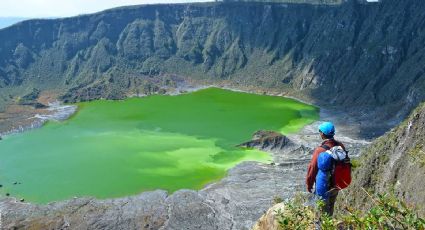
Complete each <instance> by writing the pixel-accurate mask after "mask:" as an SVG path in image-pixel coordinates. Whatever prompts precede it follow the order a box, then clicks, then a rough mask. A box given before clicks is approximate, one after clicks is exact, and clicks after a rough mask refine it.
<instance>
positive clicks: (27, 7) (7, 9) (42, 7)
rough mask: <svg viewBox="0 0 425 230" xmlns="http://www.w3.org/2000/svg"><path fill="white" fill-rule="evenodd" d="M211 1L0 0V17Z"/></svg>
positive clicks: (62, 14)
mask: <svg viewBox="0 0 425 230" xmlns="http://www.w3.org/2000/svg"><path fill="white" fill-rule="evenodd" d="M208 1H211V0H177V1H176V0H174V1H173V0H0V17H26V18H31V17H67V16H75V15H78V14H86V13H94V12H97V11H101V10H105V9H109V8H113V7H118V6H126V5H137V4H149V3H181V2H208Z"/></svg>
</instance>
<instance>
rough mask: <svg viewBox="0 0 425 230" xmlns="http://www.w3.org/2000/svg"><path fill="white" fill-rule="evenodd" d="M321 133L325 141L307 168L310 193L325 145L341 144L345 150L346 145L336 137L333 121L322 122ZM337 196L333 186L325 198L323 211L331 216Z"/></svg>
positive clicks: (314, 153)
mask: <svg viewBox="0 0 425 230" xmlns="http://www.w3.org/2000/svg"><path fill="white" fill-rule="evenodd" d="M319 134H320V137H321V138H322V140H323V142H322V144H321V145H320V146H318V147H317V148H316V149H315V150H314V152H313V157H312V159H311V161H310V164H309V165H308V170H307V177H306V185H307V191H308V192H310V193H312V192H313V186H314V184H315V182H316V175H317V172H318V170H319V169H318V166H317V158H318V157H319V155H320V153H322V152H325V151H326V150H327V149H325V147H324V146H327V147H328V149H330V148H332V147H334V146H341V147H342V148H343V149H344V150H345V147H344V145H343V144H342V143H341V142H339V141H336V140H335V139H334V136H335V126H334V125H333V124H332V123H331V122H324V123H322V124H320V126H319ZM337 196H338V190H337V189H335V188H331V189H330V191H329V198H328V199H327V200H325V206H324V207H323V212H325V213H327V214H328V215H329V216H332V215H333V210H334V205H335V201H336V198H337Z"/></svg>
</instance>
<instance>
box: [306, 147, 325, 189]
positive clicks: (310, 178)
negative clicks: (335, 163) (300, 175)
mask: <svg viewBox="0 0 425 230" xmlns="http://www.w3.org/2000/svg"><path fill="white" fill-rule="evenodd" d="M321 152H322V150H321V148H320V147H317V148H316V149H315V150H314V152H313V157H312V158H311V161H310V164H308V169H307V177H306V180H305V183H306V185H307V191H308V192H310V193H311V192H312V191H313V186H314V182H315V181H316V175H317V171H318V170H319V169H318V167H317V157H318V156H319V154H320V153H321Z"/></svg>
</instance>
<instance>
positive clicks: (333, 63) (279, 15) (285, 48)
mask: <svg viewBox="0 0 425 230" xmlns="http://www.w3.org/2000/svg"><path fill="white" fill-rule="evenodd" d="M287 1H289V0H286V1H285V2H287ZM293 2H318V3H320V2H321V3H332V2H338V1H337V0H334V1H333V0H323V1H321V0H294V1H293ZM424 8H425V2H424V1H413V0H407V1H398V0H387V1H383V2H382V3H380V4H357V1H347V2H345V1H344V3H343V4H339V5H332V6H330V5H322V6H318V5H313V4H284V5H282V4H245V3H232V4H223V3H204V4H176V5H169V4H165V5H149V6H133V7H124V8H120V9H113V10H109V11H105V12H101V13H98V14H94V15H84V16H80V17H75V18H67V19H57V20H30V21H26V22H23V23H20V24H17V25H15V26H12V27H9V28H6V29H2V30H0V40H1V41H2V42H1V43H0V88H1V90H0V107H1V105H4V104H6V103H7V102H10V101H11V99H10V97H12V98H16V97H18V96H20V97H23V96H24V95H26V94H28V93H31V90H32V89H33V88H37V89H39V90H41V91H44V90H51V89H55V90H57V91H60V92H63V94H64V97H63V99H64V100H66V101H69V102H78V101H87V100H93V99H100V98H107V99H123V98H125V97H126V96H128V95H129V94H130V95H131V94H132V93H133V92H135V91H137V90H139V91H141V88H143V86H144V85H147V84H151V88H150V89H153V90H155V89H157V90H159V89H160V88H162V87H163V86H164V85H163V83H164V81H161V77H162V76H166V75H173V76H183V77H184V78H186V79H189V80H193V79H195V80H199V81H202V82H204V81H206V82H212V83H226V84H234V85H235V86H241V87H245V86H247V87H261V88H267V89H268V88H273V89H276V90H278V91H280V92H285V93H289V94H292V95H293V96H297V97H298V98H301V99H306V100H309V101H314V102H317V103H323V104H329V103H330V102H331V104H332V105H335V106H341V105H342V106H347V107H349V108H353V107H355V108H356V110H363V109H367V111H370V110H369V109H370V108H378V109H379V110H380V111H377V112H376V113H377V114H379V115H380V117H379V118H377V119H380V118H381V116H382V118H383V119H385V120H388V117H385V116H386V115H388V114H390V115H394V114H399V113H400V111H402V112H403V111H410V110H411V109H412V108H413V107H415V106H416V105H417V104H418V103H419V102H420V101H422V100H423V99H424V98H425V90H424V89H425V77H424V76H425V75H424V74H425V71H423V68H422V66H423V65H422V62H423V60H425V56H424V55H425V50H424V47H423V45H422V44H423V40H424V38H425V32H424V30H423V29H422V27H420V26H418V22H421V21H424V20H425V19H424V17H425V16H424V15H423V10H422V9H424ZM399 9H403V10H399ZM400 18H402V19H405V20H400ZM347 87H349V88H350V89H349V90H347ZM145 90H146V91H149V89H145ZM406 101H409V103H406ZM381 109H382V110H381ZM401 115H403V114H401Z"/></svg>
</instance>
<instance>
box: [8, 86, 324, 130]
mask: <svg viewBox="0 0 425 230" xmlns="http://www.w3.org/2000/svg"><path fill="white" fill-rule="evenodd" d="M208 88H219V89H224V90H229V91H233V92H242V93H249V94H256V95H264V96H274V97H282V98H287V99H292V100H295V101H297V102H300V103H303V104H306V105H311V106H314V107H316V108H318V109H319V111H320V109H321V108H320V107H319V106H318V105H315V104H314V103H310V102H307V101H304V100H301V99H298V98H296V97H293V96H286V95H284V94H283V93H273V94H263V93H259V92H258V91H255V90H247V89H238V88H236V87H231V86H223V85H217V84H207V85H185V86H179V87H177V88H176V89H174V90H173V91H167V92H166V93H165V94H162V95H169V96H178V95H181V94H187V93H192V92H196V91H199V90H203V89H208ZM152 95H158V94H152ZM148 96H151V95H146V94H140V95H129V96H128V97H126V98H125V99H122V100H126V99H130V98H144V97H148ZM100 100H107V99H100ZM122 100H110V101H122ZM93 101H95V100H93ZM108 101H109V100H108ZM43 110H44V113H43V112H42V113H36V114H34V115H32V116H30V117H26V118H24V119H22V120H21V121H26V120H30V122H29V123H28V122H25V123H23V124H19V125H16V126H13V128H6V129H5V128H3V127H2V126H0V137H6V136H9V135H14V134H18V133H22V132H25V131H28V130H31V129H36V128H40V127H42V126H43V125H44V124H45V123H46V122H48V121H58V122H61V121H65V120H67V119H69V118H70V117H72V116H73V115H74V114H75V113H77V112H78V106H77V105H76V103H72V104H70V105H68V104H63V102H61V101H54V102H51V103H48V107H47V108H45V109H43ZM64 110H66V111H65V112H64ZM3 122H4V123H7V122H8V121H7V120H5V121H3ZM18 122H20V121H18Z"/></svg>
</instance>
